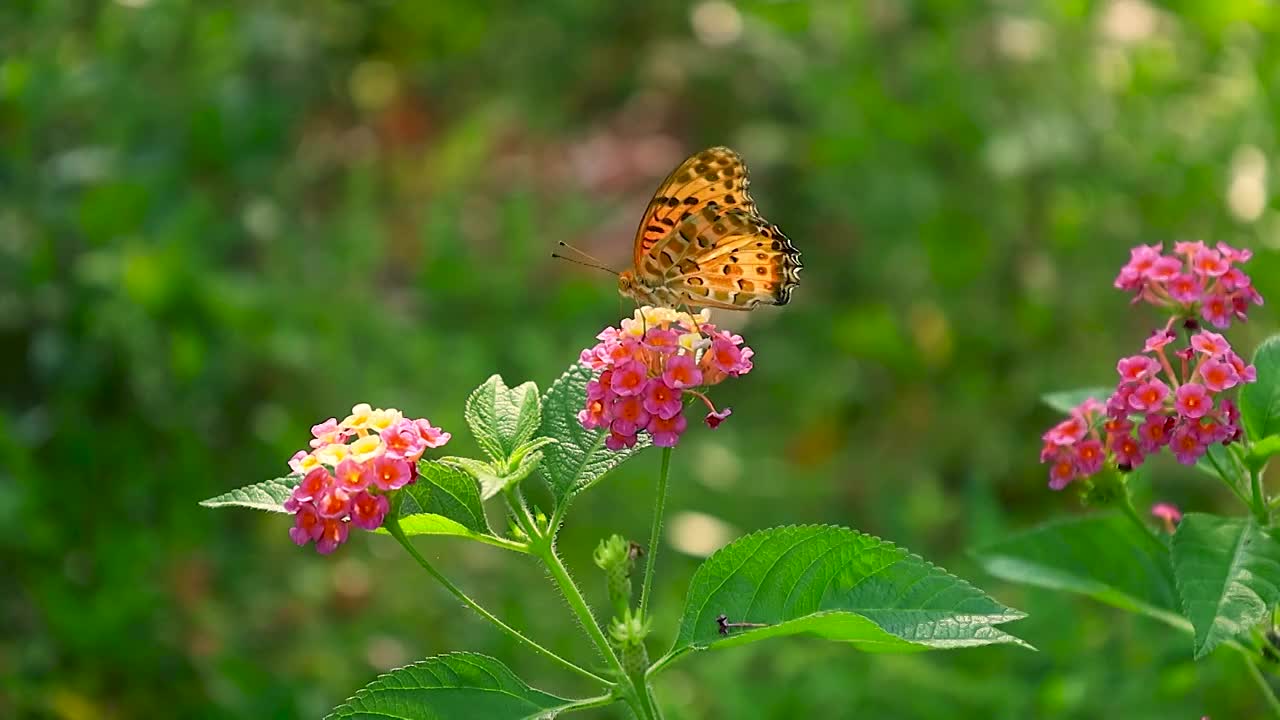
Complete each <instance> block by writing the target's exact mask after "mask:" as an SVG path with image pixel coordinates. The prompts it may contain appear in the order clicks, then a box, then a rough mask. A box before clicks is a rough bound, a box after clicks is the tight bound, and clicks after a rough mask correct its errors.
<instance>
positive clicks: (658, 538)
mask: <svg viewBox="0 0 1280 720" xmlns="http://www.w3.org/2000/svg"><path fill="white" fill-rule="evenodd" d="M670 469H671V448H663V449H662V469H661V470H659V471H658V498H657V500H656V501H655V504H654V506H653V530H652V531H651V532H650V533H649V548H648V550H649V557H648V559H647V560H646V561H645V563H644V582H643V584H641V585H640V616H641V617H645V618H647V617H649V594H650V593H651V592H652V591H653V570H654V566H655V565H656V564H657V560H658V546H659V545H660V544H661V543H662V514H663V511H664V510H665V509H666V504H667V474H668V472H669V471H670Z"/></svg>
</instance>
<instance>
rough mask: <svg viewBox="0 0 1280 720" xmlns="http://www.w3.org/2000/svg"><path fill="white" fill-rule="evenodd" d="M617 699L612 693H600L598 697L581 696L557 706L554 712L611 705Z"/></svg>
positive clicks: (567, 711)
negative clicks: (579, 698) (578, 698)
mask: <svg viewBox="0 0 1280 720" xmlns="http://www.w3.org/2000/svg"><path fill="white" fill-rule="evenodd" d="M617 701H618V696H617V695H613V694H609V695H600V696H598V697H592V698H583V699H582V700H574V701H573V702H571V703H569V704H568V705H564V706H562V707H560V708H558V709H557V710H556V712H559V713H569V712H574V711H576V710H588V709H590V708H597V707H604V706H605V705H612V704H613V703H615V702H617Z"/></svg>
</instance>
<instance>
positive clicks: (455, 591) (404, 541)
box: [384, 515, 613, 686]
mask: <svg viewBox="0 0 1280 720" xmlns="http://www.w3.org/2000/svg"><path fill="white" fill-rule="evenodd" d="M384 526H385V527H386V528H387V532H389V533H391V537H393V538H395V539H396V541H397V542H399V543H400V545H401V546H402V547H403V548H404V549H405V551H406V552H408V553H409V555H410V556H411V557H413V559H414V560H416V561H417V562H418V564H419V565H421V566H422V569H423V570H426V571H427V573H428V574H430V575H431V577H433V578H435V579H436V581H437V582H439V583H440V584H441V585H443V586H444V588H445V589H446V590H448V591H449V592H450V593H451V594H452V595H453V596H454V597H456V598H458V599H459V600H461V601H462V604H463V605H466V606H467V607H469V608H471V609H472V610H474V611H476V613H477V614H479V615H480V617H482V618H484V619H485V620H488V621H489V622H491V623H493V624H494V625H496V626H498V629H500V630H502V631H503V632H505V633H506V634H508V635H510V636H511V637H512V638H514V639H515V640H518V641H519V642H521V643H523V644H525V645H527V646H529V648H530V649H532V650H533V651H534V652H537V653H538V654H539V655H542V656H543V657H545V658H547V659H548V660H551V661H553V662H555V663H556V664H557V665H560V666H561V667H563V668H565V669H566V670H572V671H573V672H575V673H578V674H579V675H581V676H583V677H585V678H589V679H591V680H593V681H595V682H597V683H599V684H601V685H605V686H612V685H613V683H611V682H609V681H608V680H605V679H604V678H602V677H600V676H599V675H596V674H595V673H593V672H591V671H590V670H587V669H586V668H582V667H579V666H577V665H575V664H574V663H572V662H570V661H568V660H566V659H564V658H562V657H560V656H559V655H557V654H555V653H553V652H551V651H550V650H548V649H546V648H544V647H542V646H541V645H539V644H538V643H536V642H534V641H533V640H530V639H529V638H527V637H525V635H524V634H523V633H521V632H520V631H519V630H516V629H515V628H513V627H511V626H510V625H508V624H506V623H504V622H502V621H501V620H499V619H498V618H497V616H495V615H494V614H493V613H491V612H489V611H488V610H486V609H484V607H483V606H481V605H480V603H478V602H476V601H475V600H472V599H471V597H470V596H469V595H467V594H466V593H465V592H463V591H462V589H461V588H459V587H458V586H457V585H454V584H453V583H452V582H450V581H449V579H448V578H446V577H445V576H444V575H442V574H440V571H439V570H436V568H435V566H434V565H432V564H431V563H430V562H429V561H428V560H427V559H426V558H425V557H423V556H422V554H421V553H419V552H418V549H417V548H415V547H414V546H413V543H410V542H409V538H407V537H405V534H404V530H403V529H401V527H400V520H399V518H396V517H394V516H391V515H388V516H387V519H386V522H385V525H384Z"/></svg>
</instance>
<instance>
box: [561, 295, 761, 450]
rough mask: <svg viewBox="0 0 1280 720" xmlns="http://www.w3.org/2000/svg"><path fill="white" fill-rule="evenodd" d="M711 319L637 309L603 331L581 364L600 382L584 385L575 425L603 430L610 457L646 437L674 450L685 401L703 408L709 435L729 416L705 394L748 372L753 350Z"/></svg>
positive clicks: (667, 310)
mask: <svg viewBox="0 0 1280 720" xmlns="http://www.w3.org/2000/svg"><path fill="white" fill-rule="evenodd" d="M710 319H711V318H710V314H709V313H708V312H707V311H706V310H703V311H702V312H700V313H698V314H696V315H691V314H689V313H687V312H676V311H675V310H672V309H670V308H655V307H648V306H646V307H642V308H640V309H638V310H636V311H635V314H634V315H633V316H632V317H630V318H626V319H624V320H623V321H622V322H621V323H619V326H618V327H616V328H615V327H608V328H605V329H604V330H603V331H602V332H601V333H600V334H599V335H597V336H596V338H597V339H598V340H599V341H600V342H599V343H597V344H596V345H594V346H592V347H589V348H587V349H586V350H583V351H582V354H581V355H580V356H579V362H581V363H582V365H583V366H585V367H588V368H590V369H592V370H594V371H596V372H598V373H599V375H598V376H597V377H596V378H595V379H593V380H591V381H590V382H589V383H587V399H586V406H585V407H584V408H583V409H582V411H581V412H579V413H578V422H580V423H581V424H582V426H583V427H584V428H586V429H588V430H595V429H600V428H607V429H608V430H609V434H608V435H607V436H606V437H605V446H606V447H608V448H609V449H610V450H621V449H623V448H629V447H634V446H635V444H636V441H637V438H638V436H639V434H640V433H642V432H647V433H648V434H649V436H650V438H651V439H652V440H653V444H654V445H657V446H658V447H675V445H676V444H677V443H678V442H679V441H680V436H681V435H682V434H684V432H685V430H686V429H687V428H688V421H687V420H686V419H685V415H684V409H685V400H686V399H691V400H696V401H701V402H702V403H704V404H705V405H706V406H707V409H708V412H707V414H706V416H705V417H704V418H703V421H704V422H706V424H707V425H708V426H709V427H712V428H715V427H718V426H719V425H720V423H721V422H722V421H723V420H724V419H725V418H727V417H729V415H730V414H731V413H732V410H731V409H729V408H724V409H723V410H717V409H716V407H715V405H714V404H712V402H711V400H710V399H709V398H708V397H707V395H706V393H705V392H704V390H705V388H707V387H710V386H712V385H718V384H720V383H721V382H723V381H724V380H725V379H726V378H730V377H738V376H739V375H745V374H746V373H748V372H750V371H751V356H752V355H753V351H752V350H751V348H749V347H747V346H745V345H743V344H742V343H743V341H742V337H741V336H739V335H735V334H733V333H731V332H729V331H727V330H720V329H718V328H716V326H715V325H712V324H711V322H710Z"/></svg>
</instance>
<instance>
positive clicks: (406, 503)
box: [400, 460, 491, 535]
mask: <svg viewBox="0 0 1280 720" xmlns="http://www.w3.org/2000/svg"><path fill="white" fill-rule="evenodd" d="M401 492H402V493H403V496H402V498H401V500H400V525H401V527H403V528H404V532H405V535H415V534H417V535H421V534H428V533H421V532H419V533H414V532H410V528H411V527H415V526H420V525H423V523H422V522H416V523H415V522H413V521H411V520H410V518H412V517H413V516H415V515H420V514H426V515H438V516H440V517H442V518H444V519H446V520H451V521H453V522H454V523H457V524H458V525H459V526H461V527H462V528H464V529H466V530H468V531H469V532H470V533H476V534H482V535H488V534H490V532H491V531H490V530H489V524H488V522H487V521H486V520H485V517H484V508H483V507H482V506H481V504H480V492H479V490H478V489H477V488H476V482H475V480H473V479H472V478H471V476H470V475H468V474H467V473H465V472H463V471H462V470H460V469H458V468H456V467H453V466H451V465H446V464H444V463H442V462H439V461H437V460H419V461H418V481H417V482H415V483H414V484H412V485H407V486H405V488H404V489H403V490H401ZM428 524H429V525H430V526H433V527H434V526H438V525H439V523H437V522H436V521H434V520H433V521H429V523H428ZM434 534H440V533H434ZM447 534H450V535H452V534H455V533H447Z"/></svg>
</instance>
